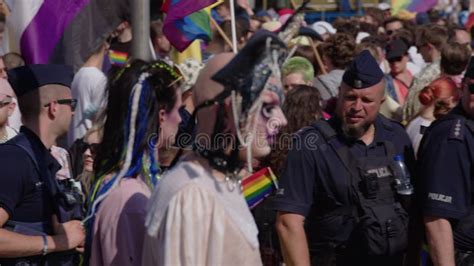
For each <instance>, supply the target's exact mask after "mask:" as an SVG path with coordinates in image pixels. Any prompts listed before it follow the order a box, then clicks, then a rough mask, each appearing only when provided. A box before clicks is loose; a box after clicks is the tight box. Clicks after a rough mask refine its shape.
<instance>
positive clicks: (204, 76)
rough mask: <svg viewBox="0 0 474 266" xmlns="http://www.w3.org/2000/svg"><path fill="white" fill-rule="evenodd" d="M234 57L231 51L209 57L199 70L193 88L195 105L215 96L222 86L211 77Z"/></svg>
mask: <svg viewBox="0 0 474 266" xmlns="http://www.w3.org/2000/svg"><path fill="white" fill-rule="evenodd" d="M233 57H234V54H233V53H223V54H218V55H216V56H214V57H213V58H211V60H209V61H208V62H207V64H206V66H205V67H204V68H203V69H202V70H201V72H200V73H199V76H198V78H197V81H196V84H195V85H194V89H193V102H194V104H195V105H196V106H197V105H199V104H201V103H203V102H204V101H206V100H210V99H212V98H214V97H216V96H217V95H218V94H219V93H221V92H222V91H223V90H224V87H223V86H222V85H221V84H219V83H217V82H215V81H213V80H212V79H211V77H212V76H213V75H214V74H216V73H217V71H219V70H220V69H221V68H223V67H224V66H225V65H227V63H229V62H230V60H231V59H232V58H233Z"/></svg>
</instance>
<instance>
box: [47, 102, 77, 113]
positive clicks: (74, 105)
mask: <svg viewBox="0 0 474 266" xmlns="http://www.w3.org/2000/svg"><path fill="white" fill-rule="evenodd" d="M53 102H56V103H57V104H64V105H69V106H71V109H72V111H74V110H76V106H77V99H59V100H56V101H53ZM49 106H51V103H48V104H45V105H44V107H49Z"/></svg>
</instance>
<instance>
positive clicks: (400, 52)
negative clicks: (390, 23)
mask: <svg viewBox="0 0 474 266" xmlns="http://www.w3.org/2000/svg"><path fill="white" fill-rule="evenodd" d="M407 52H408V45H407V44H406V43H405V42H404V41H403V40H401V39H395V40H393V41H391V42H390V43H389V44H388V45H387V47H385V53H386V54H385V57H386V58H387V60H388V61H390V60H391V59H394V58H397V57H402V56H404V55H406V53H407Z"/></svg>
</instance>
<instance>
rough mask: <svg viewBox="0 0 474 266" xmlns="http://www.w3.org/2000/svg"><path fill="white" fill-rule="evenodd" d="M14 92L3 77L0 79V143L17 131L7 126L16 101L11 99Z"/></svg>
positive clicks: (14, 134)
mask: <svg viewBox="0 0 474 266" xmlns="http://www.w3.org/2000/svg"><path fill="white" fill-rule="evenodd" d="M15 97H16V96H15V92H13V89H12V87H11V86H10V84H9V83H8V81H6V80H5V79H0V143H4V142H7V141H8V140H9V139H11V138H13V137H14V136H16V134H17V132H16V131H15V130H14V129H13V128H11V127H9V126H8V118H9V117H10V116H11V115H12V114H13V111H14V110H15V108H16V103H15V102H14V101H13V99H14V98H15Z"/></svg>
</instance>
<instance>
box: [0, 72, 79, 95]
mask: <svg viewBox="0 0 474 266" xmlns="http://www.w3.org/2000/svg"><path fill="white" fill-rule="evenodd" d="M73 77H74V72H73V71H72V67H71V66H68V65H53V64H48V65H26V66H21V67H17V68H14V69H11V70H9V71H8V82H10V84H11V85H12V87H13V90H14V91H15V94H16V96H17V97H21V96H22V95H25V94H26V93H28V92H30V91H33V90H36V89H38V88H39V87H41V86H44V85H48V84H59V85H63V86H66V87H68V88H70V87H71V82H72V79H73Z"/></svg>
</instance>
